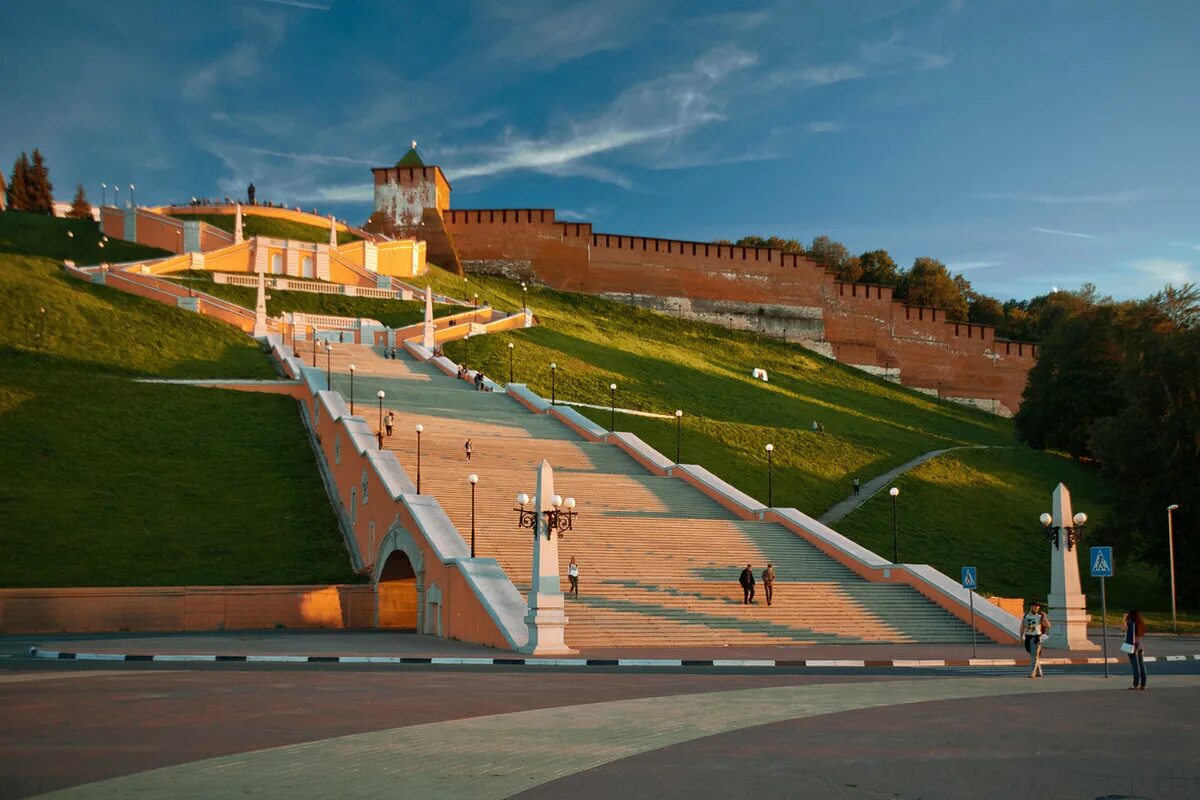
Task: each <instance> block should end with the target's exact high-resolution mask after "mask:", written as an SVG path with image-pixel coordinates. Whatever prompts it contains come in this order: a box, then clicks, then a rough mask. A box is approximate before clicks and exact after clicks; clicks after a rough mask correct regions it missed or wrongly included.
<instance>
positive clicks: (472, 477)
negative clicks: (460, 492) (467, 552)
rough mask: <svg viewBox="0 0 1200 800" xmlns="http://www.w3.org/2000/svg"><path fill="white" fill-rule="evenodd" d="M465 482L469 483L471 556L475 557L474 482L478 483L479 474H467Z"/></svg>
mask: <svg viewBox="0 0 1200 800" xmlns="http://www.w3.org/2000/svg"><path fill="white" fill-rule="evenodd" d="M467 483H469V484H471V558H474V557H475V484H477V483H479V476H478V475H476V474H475V473H474V472H472V473H471V474H470V475H468V476H467Z"/></svg>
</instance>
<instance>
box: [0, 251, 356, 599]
mask: <svg viewBox="0 0 1200 800" xmlns="http://www.w3.org/2000/svg"><path fill="white" fill-rule="evenodd" d="M0 295H2V296H3V297H4V298H5V312H6V313H5V314H4V315H0V474H3V475H5V476H7V477H6V479H5V481H3V482H0V519H3V520H4V525H3V526H2V527H3V533H2V534H0V586H80V585H166V584H180V583H191V584H240V583H307V582H324V581H339V580H348V579H350V577H351V575H350V570H349V567H348V564H347V559H346V556H345V553H344V550H343V546H342V543H341V538H340V536H339V534H338V531H337V525H336V521H335V519H334V517H333V513H332V511H331V509H330V508H329V503H328V500H327V498H326V497H325V493H324V490H323V488H322V486H321V483H320V479H319V478H318V476H317V472H316V469H315V464H314V463H313V455H312V450H311V448H310V447H309V445H308V442H307V441H306V438H305V434H304V432H303V429H302V427H301V426H300V425H299V421H298V419H297V416H296V407H295V402H294V401H293V400H291V399H289V398H285V397H281V396H275V395H257V394H248V393H241V392H226V391H221V390H216V389H198V388H192V387H182V386H163V385H153V384H139V383H134V382H133V381H131V380H130V379H129V378H130V377H132V376H157V377H186V378H198V377H229V378H269V377H273V375H274V373H273V371H272V369H271V367H270V364H269V363H268V361H267V359H266V358H265V356H264V355H263V354H262V352H261V351H260V350H259V348H258V346H257V345H255V344H254V343H253V342H252V341H251V340H249V339H248V338H247V337H245V336H243V335H242V334H240V333H238V332H237V331H235V330H234V329H232V328H230V327H228V326H225V325H223V324H221V323H219V322H215V321H213V320H209V319H206V318H204V317H200V316H198V315H195V314H191V313H189V312H184V311H178V310H175V309H171V308H169V307H167V306H164V305H161V304H158V303H155V302H152V301H149V300H144V299H142V298H138V297H134V296H131V295H127V294H123V293H121V292H118V291H115V290H112V289H107V288H104V287H100V286H93V285H90V284H86V283H83V282H80V281H76V280H73V279H70V278H67V277H66V276H65V275H63V274H62V273H61V271H59V270H58V268H57V267H56V266H55V265H54V264H53V263H52V262H49V261H46V260H43V259H36V258H25V257H17V256H8V255H0ZM39 307H44V308H45V309H46V314H45V317H44V320H45V321H44V322H43V317H42V315H40V314H39V313H38V311H37V309H38V308H39Z"/></svg>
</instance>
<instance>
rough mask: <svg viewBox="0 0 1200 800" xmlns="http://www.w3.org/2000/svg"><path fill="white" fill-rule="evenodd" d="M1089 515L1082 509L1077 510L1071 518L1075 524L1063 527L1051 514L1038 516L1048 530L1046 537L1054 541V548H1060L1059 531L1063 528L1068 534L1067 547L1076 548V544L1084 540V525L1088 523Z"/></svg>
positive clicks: (1046, 530)
mask: <svg viewBox="0 0 1200 800" xmlns="http://www.w3.org/2000/svg"><path fill="white" fill-rule="evenodd" d="M1087 519H1088V515H1087V514H1085V513H1083V512H1082V511H1077V512H1075V516H1074V517H1072V518H1071V521H1072V522H1074V523H1075V524H1074V526H1071V525H1063V526H1062V527H1061V528H1060V527H1059V526H1057V525H1055V524H1053V523H1054V518H1053V517H1051V516H1050V515H1049V514H1042V515H1041V516H1040V517H1038V521H1039V522H1041V523H1042V528H1043V529H1044V530H1045V532H1046V538H1047V539H1049V540H1050V541H1051V542H1053V543H1054V549H1055V550H1057V549H1058V532H1059V530H1062V531H1063V532H1065V533H1066V534H1067V549H1068V550H1072V549H1074V547H1075V545H1076V544H1078V543H1080V542H1082V541H1083V526H1084V525H1086V524H1087Z"/></svg>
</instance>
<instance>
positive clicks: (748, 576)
mask: <svg viewBox="0 0 1200 800" xmlns="http://www.w3.org/2000/svg"><path fill="white" fill-rule="evenodd" d="M738 583H740V584H741V585H742V605H744V606H748V605H750V604H752V603H753V602H754V570H753V569H752V568H751V567H750V565H749V564H747V565H746V568H745V569H744V570H742V574H741V577H739V578H738Z"/></svg>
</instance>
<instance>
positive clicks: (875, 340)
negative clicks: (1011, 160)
mask: <svg viewBox="0 0 1200 800" xmlns="http://www.w3.org/2000/svg"><path fill="white" fill-rule="evenodd" d="M442 217H443V220H444V225H445V230H446V232H447V233H448V234H449V236H450V237H451V238H452V240H453V245H454V247H455V249H456V250H457V253H458V256H459V258H460V259H461V261H462V264H463V266H464V267H465V268H466V269H467V270H468V271H471V272H481V273H488V274H497V275H503V276H505V277H509V278H514V279H519V280H533V281H538V282H541V283H544V284H546V285H549V286H552V287H554V288H556V289H564V290H568V291H577V292H586V293H589V294H599V295H607V296H611V297H614V298H615V299H625V300H627V301H629V302H632V303H634V304H636V305H641V306H645V307H649V308H656V309H657V310H661V311H666V312H669V313H678V314H680V315H682V316H689V317H694V318H697V319H704V320H707V321H711V322H720V323H722V324H727V325H728V326H730V327H735V328H745V329H751V330H759V331H761V332H763V333H765V334H767V335H773V336H778V337H779V338H784V339H787V340H790V341H800V342H804V343H805V344H807V345H808V346H810V347H812V348H813V349H814V350H817V351H818V352H822V353H824V354H826V355H829V356H831V357H833V358H836V359H837V360H839V361H842V362H844V363H847V364H851V365H854V366H857V367H860V368H863V369H866V370H868V371H870V372H873V373H875V374H879V375H881V376H885V377H889V378H892V379H895V378H896V377H897V374H898V377H899V381H900V382H901V383H902V384H903V385H905V386H909V387H912V388H916V389H921V390H925V391H928V392H929V393H931V394H934V393H936V394H938V395H939V396H941V397H944V398H948V399H953V400H957V401H959V402H967V403H971V404H973V405H977V406H979V407H981V408H984V409H986V410H988V411H994V412H996V413H1002V414H1008V413H1011V412H1013V411H1015V410H1016V409H1017V407H1018V406H1019V405H1020V401H1021V392H1022V390H1023V388H1024V385H1025V377H1026V374H1027V373H1028V371H1029V369H1030V367H1032V366H1033V363H1034V361H1035V359H1036V354H1037V351H1036V346H1035V345H1032V344H1029V343H1020V342H1009V341H1006V340H1002V339H999V340H998V339H996V335H995V334H996V331H995V328H993V327H991V326H987V325H972V324H966V323H954V322H948V321H947V320H946V312H945V311H944V310H941V309H934V308H927V307H920V306H910V305H907V304H905V303H902V302H900V301H897V300H894V299H893V298H892V290H891V288H889V287H884V286H871V285H865V284H849V283H843V282H841V281H838V280H837V279H836V278H835V277H834V275H833V274H832V273H830V272H828V271H827V270H825V269H824V268H823V267H821V266H819V265H817V264H816V263H814V262H812V261H810V260H809V259H807V258H805V257H803V256H797V255H794V254H789V253H783V252H781V251H779V250H773V249H770V248H758V247H738V246H730V245H716V244H709V243H704V242H688V241H680V240H674V239H658V238H651V237H642V236H623V235H616V234H607V233H595V232H593V230H592V226H591V225H590V224H589V223H585V222H560V221H558V220H557V219H556V218H555V212H554V210H553V209H445V210H444V211H443V212H442Z"/></svg>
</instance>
